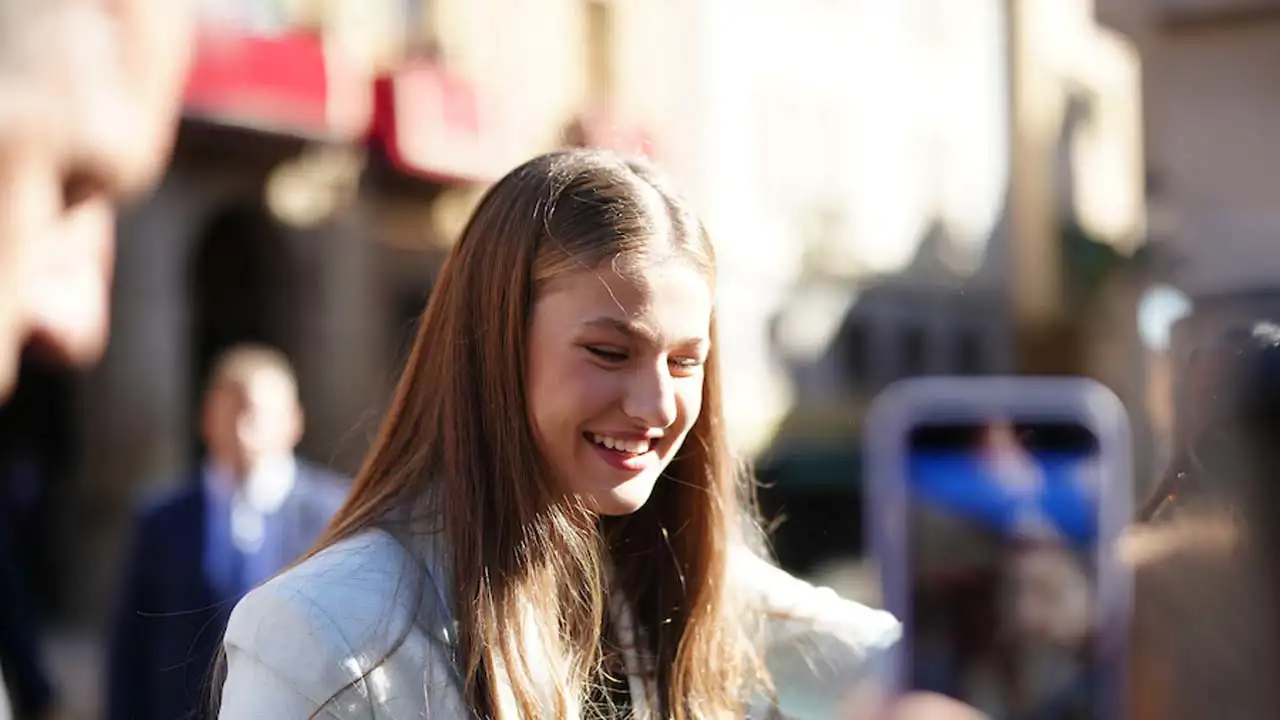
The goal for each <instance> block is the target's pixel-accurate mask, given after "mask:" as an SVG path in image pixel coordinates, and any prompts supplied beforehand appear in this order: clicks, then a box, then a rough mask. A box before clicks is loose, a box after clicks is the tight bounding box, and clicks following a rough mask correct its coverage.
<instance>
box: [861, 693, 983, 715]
mask: <svg viewBox="0 0 1280 720" xmlns="http://www.w3.org/2000/svg"><path fill="white" fill-rule="evenodd" d="M867 718H874V720H990V718H988V717H987V716H986V715H984V714H983V713H981V712H978V711H977V710H975V709H974V708H972V707H969V706H968V705H965V704H964V703H962V702H960V701H958V700H953V699H951V698H949V697H947V696H945V695H939V694H937V693H929V692H913V693H907V694H906V695H903V696H902V697H900V698H897V699H896V700H893V701H890V702H888V703H887V707H885V708H883V709H881V710H879V711H877V712H872V713H867V712H865V711H864V712H855V713H854V714H851V715H848V716H847V720H867Z"/></svg>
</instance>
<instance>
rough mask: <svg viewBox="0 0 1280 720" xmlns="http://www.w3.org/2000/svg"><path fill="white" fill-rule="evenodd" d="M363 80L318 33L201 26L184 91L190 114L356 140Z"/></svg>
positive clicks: (366, 106) (367, 110)
mask: <svg viewBox="0 0 1280 720" xmlns="http://www.w3.org/2000/svg"><path fill="white" fill-rule="evenodd" d="M369 84H370V78H369V77H368V74H367V73H364V74H363V77H362V73H360V72H357V71H356V70H354V69H351V68H347V67H346V66H345V65H344V64H343V63H342V62H341V61H339V60H337V59H336V58H335V56H334V54H333V53H330V52H328V51H326V47H325V43H324V41H323V39H322V38H321V36H320V34H319V33H318V32H313V31H307V30H293V31H288V32H284V33H280V34H272V35H265V34H258V33H255V32H253V31H250V30H242V29H229V28H212V27H211V28H203V29H201V30H200V32H199V33H198V36H197V44H196V51H195V57H194V59H193V62H192V67H191V72H190V75H189V77H188V80H187V86H186V91H185V94H184V105H185V113H186V114H187V115H188V116H189V117H195V118H199V119H206V120H211V121H214V122H217V123H219V124H225V125H231V126H236V127H242V128H250V129H257V130H263V131H266V132H272V133H282V134H288V135H302V136H318V137H334V138H338V139H354V138H359V137H360V136H362V135H363V133H364V132H365V131H366V130H367V128H368V126H369V121H370V117H371V114H372V105H371V98H370V95H371V92H370V88H369Z"/></svg>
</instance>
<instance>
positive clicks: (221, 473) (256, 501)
mask: <svg viewBox="0 0 1280 720" xmlns="http://www.w3.org/2000/svg"><path fill="white" fill-rule="evenodd" d="M297 474H298V461H297V460H296V459H295V458H294V457H293V455H290V454H284V455H277V456H274V457H270V458H267V459H265V460H263V461H262V462H261V463H259V464H258V466H257V467H255V468H254V469H253V470H252V471H250V473H249V476H248V477H247V478H245V481H244V483H243V484H238V483H236V481H235V479H234V478H233V476H232V473H231V471H230V470H228V469H227V468H226V467H224V466H222V465H220V464H218V463H216V462H214V461H210V462H208V463H206V465H205V468H204V478H205V484H206V486H207V487H208V488H209V489H210V490H211V491H212V492H213V493H214V494H215V495H217V496H218V497H219V498H222V499H223V500H224V501H229V502H232V503H245V504H247V505H248V506H249V507H251V508H253V509H254V510H256V511H257V512H259V513H261V514H263V515H271V514H273V513H275V512H276V511H277V510H279V509H280V506H281V505H283V504H284V501H285V498H287V497H289V493H291V492H293V485H294V482H295V481H296V479H297Z"/></svg>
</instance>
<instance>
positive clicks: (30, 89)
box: [0, 0, 191, 720]
mask: <svg viewBox="0 0 1280 720" xmlns="http://www.w3.org/2000/svg"><path fill="white" fill-rule="evenodd" d="M190 11H191V3H190V2H188V1H187V0H0V403H3V402H4V401H5V400H6V399H7V398H8V397H9V394H10V392H11V391H12V390H13V387H14V384H15V382H16V380H17V369H18V363H19V358H20V356H21V354H22V351H23V349H24V347H26V346H27V345H28V344H29V343H32V342H33V341H34V342H35V343H36V344H37V345H38V346H39V347H40V348H41V349H42V350H44V351H46V352H50V353H52V354H53V355H55V356H56V357H57V358H59V359H61V360H63V361H66V362H71V363H75V364H83V363H88V362H91V361H93V360H95V359H96V358H97V356H98V355H99V353H100V352H101V351H102V347H103V345H104V343H105V340H106V325H107V316H108V308H107V299H108V296H109V286H110V278H111V267H112V259H113V256H114V252H113V239H112V231H113V227H112V226H113V213H114V205H115V204H116V203H117V202H119V201H121V200H125V199H128V198H130V197H134V196H136V195H138V194H139V193H142V192H145V191H146V189H147V188H149V187H150V186H151V184H152V183H153V182H154V181H155V180H156V179H157V177H158V176H159V174H160V173H161V171H162V170H163V168H164V166H165V164H166V162H167V159H168V155H169V148H170V145H171V143H172V140H173V136H174V129H175V127H176V125H177V119H178V110H179V101H180V97H179V95H180V92H179V91H180V88H181V84H182V80H183V78H184V76H185V71H186V64H187V61H188V59H189V58H188V56H189V53H190V47H191V43H190V41H189V39H190V30H191V22H190V21H191V17H190ZM0 593H4V598H3V600H4V601H5V602H6V603H9V604H8V605H5V606H4V607H3V608H0V614H3V617H2V618H0V626H2V627H3V630H2V631H0V657H2V658H3V663H4V665H5V666H6V667H5V670H6V671H7V672H6V673H5V674H6V676H11V677H10V678H9V679H12V680H14V681H15V683H16V685H17V687H18V689H19V690H20V692H19V693H18V695H19V696H23V695H29V694H30V693H23V692H21V688H22V687H23V686H26V685H29V684H30V683H27V682H25V681H24V680H23V678H35V679H36V681H37V682H36V685H40V684H41V683H43V682H44V681H43V680H42V679H40V678H39V677H37V676H38V675H39V673H38V670H39V668H38V667H37V660H38V658H36V656H35V654H34V653H35V652H36V651H35V650H34V648H35V647H36V644H37V643H38V640H39V639H38V638H37V637H35V634H34V632H32V630H31V628H30V626H29V624H27V623H25V622H24V621H23V620H22V615H21V613H16V612H14V606H13V604H12V603H10V602H9V601H13V602H20V598H17V597H16V596H15V597H10V595H11V593H9V592H5V591H3V590H0ZM33 673H34V674H33ZM37 694H38V695H45V694H47V693H45V692H43V691H41V692H40V693H37ZM36 704H38V705H41V706H44V705H47V704H48V703H47V701H41V702H39V703H36ZM23 705H32V703H30V702H28V703H23ZM19 711H20V712H24V714H25V715H26V716H29V715H30V714H40V713H41V712H42V711H41V710H33V709H30V708H26V709H24V708H19ZM10 717H11V708H10V704H9V698H8V694H7V693H6V692H5V691H4V688H3V686H0V720H8V719H9V718H10Z"/></svg>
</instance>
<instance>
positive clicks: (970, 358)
mask: <svg viewBox="0 0 1280 720" xmlns="http://www.w3.org/2000/svg"><path fill="white" fill-rule="evenodd" d="M982 340H983V338H982V333H981V332H980V331H978V330H974V329H972V328H970V329H966V330H961V331H960V334H959V335H957V336H956V372H957V373H958V374H960V375H981V374H983V373H985V372H986V371H987V363H986V358H985V352H984V348H983V343H982Z"/></svg>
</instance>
